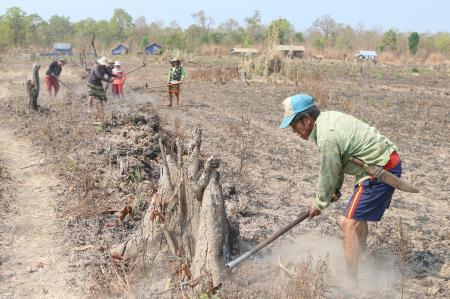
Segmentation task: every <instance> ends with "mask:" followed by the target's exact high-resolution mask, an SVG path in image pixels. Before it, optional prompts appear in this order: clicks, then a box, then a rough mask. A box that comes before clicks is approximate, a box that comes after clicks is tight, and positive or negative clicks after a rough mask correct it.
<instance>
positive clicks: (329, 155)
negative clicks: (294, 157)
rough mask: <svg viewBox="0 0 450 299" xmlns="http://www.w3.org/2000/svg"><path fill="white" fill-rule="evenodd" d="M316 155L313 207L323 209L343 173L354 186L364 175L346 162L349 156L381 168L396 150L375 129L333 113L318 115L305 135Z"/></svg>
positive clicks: (336, 187) (340, 184)
mask: <svg viewBox="0 0 450 299" xmlns="http://www.w3.org/2000/svg"><path fill="white" fill-rule="evenodd" d="M309 139H310V140H313V141H314V142H315V143H316V145H317V148H318V150H319V153H320V161H321V165H320V172H319V179H318V183H317V195H316V199H315V201H314V206H315V207H317V208H319V209H321V210H323V209H324V208H326V207H327V206H329V205H330V202H331V196H332V195H333V192H335V190H339V189H340V188H341V187H342V183H343V181H344V174H350V175H354V176H355V177H356V178H355V184H357V183H359V182H361V181H363V180H365V179H366V178H368V176H367V175H366V174H365V172H364V170H363V169H362V168H361V167H359V166H357V165H355V164H353V163H352V162H350V161H349V158H350V157H355V158H358V159H361V160H363V161H364V162H366V163H367V164H375V165H379V166H384V165H386V164H387V163H388V162H389V159H390V155H391V153H392V152H394V151H397V147H396V146H395V145H394V144H393V143H392V142H391V141H390V140H389V139H387V138H386V137H385V136H383V135H381V134H380V132H378V130H377V129H375V128H374V127H371V126H369V125H368V124H366V123H364V122H362V121H360V120H358V119H356V118H354V117H353V116H350V115H347V114H344V113H341V112H336V111H326V112H321V113H320V115H319V117H318V118H317V120H316V121H315V124H314V128H313V130H312V132H311V134H310V136H309Z"/></svg>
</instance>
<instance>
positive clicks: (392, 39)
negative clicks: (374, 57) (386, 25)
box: [380, 29, 397, 51]
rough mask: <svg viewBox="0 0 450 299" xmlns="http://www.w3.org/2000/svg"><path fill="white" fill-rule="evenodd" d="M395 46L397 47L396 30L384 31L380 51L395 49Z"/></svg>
mask: <svg viewBox="0 0 450 299" xmlns="http://www.w3.org/2000/svg"><path fill="white" fill-rule="evenodd" d="M396 48H397V32H396V31H394V30H392V29H391V30H389V31H387V32H385V33H384V35H383V40H382V42H381V46H380V50H381V51H385V50H395V49H396Z"/></svg>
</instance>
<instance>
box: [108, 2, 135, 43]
mask: <svg viewBox="0 0 450 299" xmlns="http://www.w3.org/2000/svg"><path fill="white" fill-rule="evenodd" d="M109 25H110V30H111V33H112V34H113V37H114V39H115V40H117V41H120V42H123V41H125V40H126V39H127V38H128V37H130V35H131V33H132V29H133V18H132V17H131V16H130V15H129V14H128V13H127V12H126V11H125V10H124V9H122V8H118V9H115V10H114V13H113V16H112V17H111V20H110V21H109Z"/></svg>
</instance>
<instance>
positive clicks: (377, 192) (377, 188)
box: [343, 160, 402, 221]
mask: <svg viewBox="0 0 450 299" xmlns="http://www.w3.org/2000/svg"><path fill="white" fill-rule="evenodd" d="M386 170H387V169H386ZM387 171H389V172H390V173H392V174H394V175H395V176H397V177H400V176H401V174H402V162H401V161H400V160H399V161H398V163H397V164H396V165H395V166H393V168H391V169H389V170H387ZM394 190H395V189H394V187H391V186H389V185H388V184H386V183H384V182H382V181H380V180H378V179H376V178H375V179H367V180H364V181H362V182H361V183H359V184H358V185H356V186H355V190H354V192H353V194H352V196H351V197H350V199H349V200H348V201H347V203H346V205H345V207H344V212H343V213H344V216H345V217H347V218H349V219H354V220H359V221H380V220H381V217H383V214H384V211H385V210H386V209H388V208H389V205H390V203H391V199H392V194H394Z"/></svg>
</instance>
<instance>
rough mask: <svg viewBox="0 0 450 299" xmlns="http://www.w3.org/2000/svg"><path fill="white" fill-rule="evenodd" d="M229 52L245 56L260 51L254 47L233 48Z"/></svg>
mask: <svg viewBox="0 0 450 299" xmlns="http://www.w3.org/2000/svg"><path fill="white" fill-rule="evenodd" d="M228 53H230V54H231V55H241V56H242V57H244V56H250V55H255V54H257V53H258V50H256V49H253V48H232V49H231V50H230V52H228Z"/></svg>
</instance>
